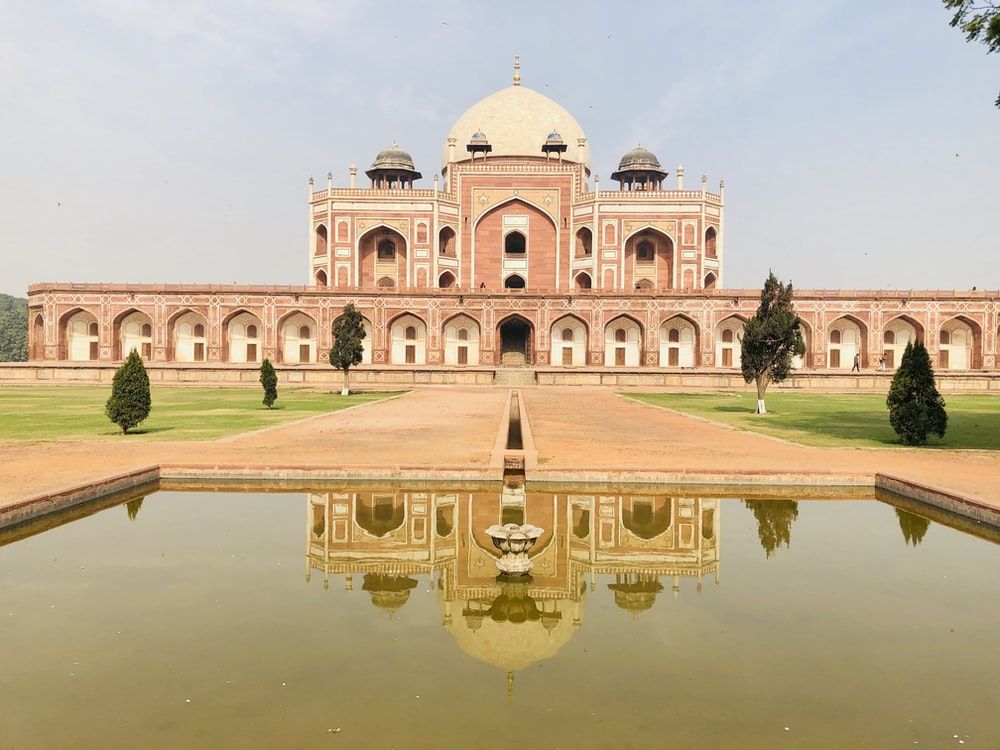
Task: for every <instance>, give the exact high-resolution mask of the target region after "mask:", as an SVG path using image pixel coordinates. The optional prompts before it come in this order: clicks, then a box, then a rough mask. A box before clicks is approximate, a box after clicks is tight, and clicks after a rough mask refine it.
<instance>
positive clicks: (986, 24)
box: [944, 0, 1000, 107]
mask: <svg viewBox="0 0 1000 750" xmlns="http://www.w3.org/2000/svg"><path fill="white" fill-rule="evenodd" d="M944 7H946V8H947V9H948V10H950V11H951V12H952V15H951V21H950V23H951V25H952V26H953V27H954V28H956V29H961V30H962V32H963V33H964V34H965V41H967V42H980V43H982V44H985V45H986V53H987V54H989V53H990V52H1000V1H998V0H944ZM994 104H995V105H996V106H997V107H1000V94H998V95H997V98H996V101H995V102H994Z"/></svg>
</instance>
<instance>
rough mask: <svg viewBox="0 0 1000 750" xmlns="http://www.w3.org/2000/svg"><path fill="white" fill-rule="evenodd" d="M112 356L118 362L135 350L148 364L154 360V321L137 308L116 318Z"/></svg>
mask: <svg viewBox="0 0 1000 750" xmlns="http://www.w3.org/2000/svg"><path fill="white" fill-rule="evenodd" d="M112 337H113V339H114V340H113V342H112V348H113V351H112V356H113V357H114V359H115V360H116V361H121V360H123V359H125V358H126V357H128V355H129V354H130V353H131V352H132V350H133V349H134V350H135V351H137V352H139V356H140V357H142V358H143V360H144V361H146V362H148V361H149V360H151V359H152V358H153V319H152V318H150V317H149V315H147V314H146V313H144V312H142V311H141V310H138V309H136V308H131V309H129V310H126V311H124V312H123V313H121V314H120V315H118V316H117V317H115V319H114V321H113V324H112Z"/></svg>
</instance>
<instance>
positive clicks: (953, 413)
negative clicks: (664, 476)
mask: <svg viewBox="0 0 1000 750" xmlns="http://www.w3.org/2000/svg"><path fill="white" fill-rule="evenodd" d="M625 395H626V396H628V397H629V398H634V399H636V400H638V401H644V402H645V403H648V404H653V405H654V406H663V407H666V408H668V409H676V410H677V411H682V412H686V413H688V414H693V415H695V416H699V417H705V418H706V419H711V420H713V421H715V422H723V423H725V424H729V425H733V426H734V427H736V428H738V429H741V430H752V431H753V432H760V433H763V434H765V435H774V436H776V437H780V438H785V439H786V440H794V441H795V442H797V443H804V444H806V445H822V446H850V447H856V448H872V447H875V448H884V447H886V446H892V445H900V443H899V439H898V438H897V436H896V433H895V432H893V430H892V427H890V426H889V413H888V411H887V410H886V406H885V396H878V395H875V394H867V393H859V394H832V393H774V394H769V395H768V397H767V410H768V412H770V413H769V414H767V415H760V416H758V415H756V414H754V413H753V410H754V408H755V407H756V405H757V393H756V391H754V392H753V393H722V394H719V393H714V394H700V393H699V394H693V393H627V394H625ZM945 402H946V403H947V409H948V431H947V432H946V433H945V436H944V438H943V439H938V438H937V437H930V438H928V440H927V445H928V446H929V447H939V448H983V449H989V450H1000V396H958V395H955V396H948V395H946V396H945Z"/></svg>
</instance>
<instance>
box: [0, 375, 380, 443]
mask: <svg viewBox="0 0 1000 750" xmlns="http://www.w3.org/2000/svg"><path fill="white" fill-rule="evenodd" d="M110 393H111V386H110V385H109V386H101V387H98V386H79V387H78V386H59V387H46V386H9V387H0V440H25V441H29V440H62V439H81V438H83V439H87V438H103V439H109V440H110V439H113V438H114V436H116V435H118V427H117V426H115V425H114V424H112V423H111V421H110V420H109V419H108V418H107V417H106V416H105V415H104V402H105V401H107V398H108V396H109V395H110ZM152 395H153V409H152V411H151V412H150V415H149V419H147V420H146V421H145V422H143V423H142V424H141V425H140V426H139V427H138V428H136V429H135V430H134V431H132V432H129V435H133V434H134V435H135V437H134V438H126V439H133V440H213V439H215V438H220V437H224V436H226V435H234V434H236V433H240V432H248V431H250V430H257V429H260V428H262V427H271V426H274V425H279V424H282V423H283V422H291V421H293V420H296V419H302V418H303V417H308V416H310V415H312V414H321V413H324V412H333V411H338V410H340V409H344V408H346V407H348V406H354V405H356V404H365V403H368V402H370V401H378V400H379V399H383V398H387V397H388V396H392V395H396V394H394V393H357V394H352V395H350V396H347V397H341V396H340V395H339V392H338V393H319V392H316V391H307V390H301V389H289V388H284V389H280V390H279V391H278V400H277V402H276V403H275V405H274V408H273V409H265V408H264V406H263V405H262V404H261V399H262V398H263V394H262V392H261V391H260V389H258V388H169V387H155V386H154V387H153V389H152Z"/></svg>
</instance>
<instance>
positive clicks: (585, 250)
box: [576, 227, 593, 258]
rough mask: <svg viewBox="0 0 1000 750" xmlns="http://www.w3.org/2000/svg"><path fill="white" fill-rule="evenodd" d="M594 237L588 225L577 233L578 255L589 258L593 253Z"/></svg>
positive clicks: (578, 256)
mask: <svg viewBox="0 0 1000 750" xmlns="http://www.w3.org/2000/svg"><path fill="white" fill-rule="evenodd" d="M592 246H593V237H592V235H591V232H590V230H589V229H588V228H587V227H581V228H580V230H579V231H577V233H576V257H577V258H589V257H590V256H591V255H592V254H593V250H592Z"/></svg>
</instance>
